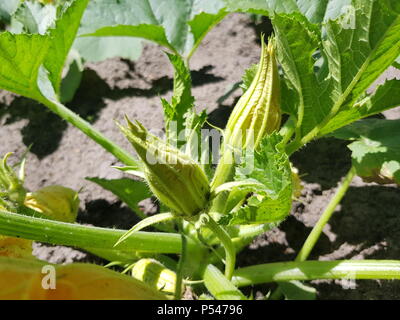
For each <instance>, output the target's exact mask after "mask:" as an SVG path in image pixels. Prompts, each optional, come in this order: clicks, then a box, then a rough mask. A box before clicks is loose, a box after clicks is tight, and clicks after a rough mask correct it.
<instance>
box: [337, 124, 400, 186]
mask: <svg viewBox="0 0 400 320" xmlns="http://www.w3.org/2000/svg"><path fill="white" fill-rule="evenodd" d="M333 135H334V136H335V137H337V138H340V139H348V140H356V141H355V142H353V143H351V144H349V145H348V147H349V149H350V150H351V151H352V161H353V165H354V167H355V168H356V170H357V174H358V175H359V176H360V177H362V178H363V179H364V180H366V181H371V182H377V183H383V184H385V183H397V184H399V185H400V144H399V141H400V120H382V119H367V120H362V121H358V122H355V123H353V124H352V125H350V126H347V127H344V128H342V129H339V130H338V131H336V132H334V134H333Z"/></svg>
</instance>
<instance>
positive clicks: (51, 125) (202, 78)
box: [0, 14, 400, 299]
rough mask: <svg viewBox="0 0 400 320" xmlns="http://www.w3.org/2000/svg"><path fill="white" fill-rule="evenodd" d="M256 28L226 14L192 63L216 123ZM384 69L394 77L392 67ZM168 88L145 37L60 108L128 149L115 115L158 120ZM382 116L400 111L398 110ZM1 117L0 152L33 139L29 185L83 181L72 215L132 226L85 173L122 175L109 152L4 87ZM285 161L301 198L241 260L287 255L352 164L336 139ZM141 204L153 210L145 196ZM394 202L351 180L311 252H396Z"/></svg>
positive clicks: (371, 291)
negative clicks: (296, 175)
mask: <svg viewBox="0 0 400 320" xmlns="http://www.w3.org/2000/svg"><path fill="white" fill-rule="evenodd" d="M260 31H264V32H266V33H267V34H268V33H269V31H270V25H269V24H268V23H267V22H266V23H264V24H262V25H259V26H257V27H255V26H254V24H253V23H252V22H251V20H250V18H249V17H248V16H246V15H243V14H234V15H231V16H229V17H228V18H226V19H225V20H224V21H223V22H222V23H221V24H220V25H218V26H217V27H216V28H215V29H214V30H212V31H211V32H210V34H209V35H207V37H206V38H205V39H204V41H203V43H202V45H201V46H200V48H199V49H198V51H197V52H196V54H195V55H194V57H193V59H192V61H191V69H192V70H193V82H194V89H193V94H194V96H195V97H196V101H197V102H196V103H197V107H198V108H199V109H204V108H206V109H207V111H208V112H209V119H210V121H211V122H213V123H214V124H216V125H219V126H224V124H225V122H226V119H227V118H228V116H229V113H230V110H231V108H232V106H233V104H234V102H235V101H236V99H237V98H238V97H239V95H240V93H241V92H240V90H236V91H235V92H234V94H233V95H231V96H230V97H229V98H228V99H227V100H225V101H224V102H223V103H218V102H217V100H218V98H220V97H221V96H222V95H223V94H224V93H225V92H226V91H227V89H228V88H229V87H230V86H231V85H232V84H233V83H235V82H237V81H239V80H240V78H241V76H242V74H243V71H244V69H245V68H247V67H249V66H250V65H251V64H252V63H256V62H257V60H258V56H259V37H258V35H259V34H260ZM388 75H389V76H390V77H393V76H395V75H397V76H400V75H399V72H398V71H397V70H395V69H393V68H392V69H391V70H389V72H388V74H387V75H386V76H388ZM171 89H172V69H171V67H170V65H169V62H168V61H167V59H166V57H165V55H164V54H163V52H162V50H161V49H160V48H159V47H157V46H155V45H152V44H146V45H145V47H144V50H143V55H142V56H141V58H140V59H139V60H138V61H136V62H131V61H126V60H122V59H111V60H107V61H104V62H101V63H96V64H92V63H88V64H86V69H85V72H84V78H83V83H82V86H81V87H80V89H79V91H78V93H77V95H76V97H75V99H74V100H73V101H72V102H71V103H70V104H69V105H68V106H69V107H70V108H71V109H73V110H74V111H76V112H78V113H79V114H80V115H81V116H83V117H84V118H86V119H88V120H89V121H91V122H92V123H93V124H94V126H95V127H96V128H98V129H99V130H101V131H102V132H103V133H104V134H105V135H107V136H109V137H111V138H112V139H113V140H115V141H116V142H117V143H119V144H121V145H122V146H123V147H125V148H127V149H129V150H130V146H129V144H128V143H127V141H126V140H125V138H124V137H123V136H122V135H121V134H120V132H119V131H118V129H117V128H116V126H115V124H114V122H113V119H116V120H119V121H122V120H123V116H124V115H125V114H127V115H128V116H129V117H130V118H133V119H138V120H140V121H141V122H142V123H143V124H144V125H145V126H146V127H148V128H152V129H159V128H162V125H163V121H162V110H161V104H160V96H161V97H166V98H169V97H170V96H171ZM384 116H386V117H387V118H391V119H393V118H400V110H399V109H398V110H396V109H395V110H391V111H389V112H385V114H384ZM0 123H1V128H0V134H1V136H2V137H3V139H2V141H3V143H2V144H1V145H0V154H4V153H6V152H10V151H12V152H15V154H16V155H17V156H21V155H22V154H23V153H24V152H25V150H26V149H27V147H28V146H29V145H31V144H32V148H31V151H30V153H29V155H28V159H27V160H28V162H27V172H26V175H27V180H26V185H27V187H28V188H29V189H30V190H35V189H38V188H40V187H43V186H45V185H50V184H62V185H64V186H68V187H71V188H74V189H80V188H81V187H83V188H84V189H83V191H82V193H81V194H80V198H81V210H80V214H79V222H81V223H86V224H93V225H99V226H108V227H118V228H128V227H130V226H132V225H133V224H134V222H135V221H136V217H135V215H134V213H132V212H131V211H130V210H129V209H128V208H126V206H125V205H124V204H122V203H121V202H120V201H118V199H117V198H116V197H115V196H113V195H112V194H111V193H109V192H107V191H104V190H103V189H101V188H100V187H98V186H96V185H95V184H93V183H91V182H88V181H86V180H85V179H84V178H85V177H102V178H119V177H121V176H122V174H121V173H120V172H118V171H116V170H114V169H112V168H110V166H111V165H115V164H116V161H115V159H114V158H113V156H111V155H110V154H108V153H107V152H106V151H104V150H103V149H102V148H101V147H99V146H98V145H96V144H95V143H94V142H93V141H91V140H90V139H89V138H87V137H86V136H85V135H84V134H82V133H81V132H80V131H78V130H77V129H75V128H74V127H72V126H71V125H69V124H67V123H66V122H64V121H62V120H60V119H59V118H58V117H57V116H55V115H53V114H52V113H50V112H48V111H47V110H46V109H45V108H44V107H42V106H40V105H38V104H37V103H35V102H33V101H31V100H28V99H25V98H21V97H18V96H16V95H13V94H10V93H7V92H4V91H0ZM44 126H45V127H44ZM292 160H293V163H294V164H295V166H296V167H297V168H299V170H300V173H301V174H302V180H303V183H304V190H303V193H302V196H301V199H300V201H299V202H296V203H295V204H294V206H293V212H292V215H291V216H290V217H289V218H288V219H287V220H286V221H285V222H284V223H282V225H281V227H280V228H279V229H275V230H272V231H270V232H268V233H266V234H264V235H262V236H260V237H259V238H258V239H256V240H255V241H254V243H253V244H252V245H250V246H249V248H247V249H246V250H245V251H243V252H242V253H241V254H240V255H239V264H240V265H241V266H245V265H250V264H258V263H265V262H272V261H283V260H292V259H293V258H294V257H295V254H296V252H298V250H299V249H300V247H301V245H302V243H303V242H304V240H305V238H306V236H307V235H308V233H309V232H310V230H311V228H312V226H313V225H314V224H315V222H316V221H317V220H318V217H319V216H320V214H321V213H322V211H323V209H324V208H325V206H326V205H327V203H328V201H329V199H330V198H331V197H332V195H333V194H334V191H335V188H336V185H337V183H338V182H339V181H340V180H341V178H342V177H343V176H344V175H345V174H346V172H347V170H348V169H349V167H350V153H349V150H348V149H347V148H346V143H345V142H342V141H339V140H336V139H321V140H319V141H316V142H313V143H310V144H309V145H308V146H307V147H305V148H304V149H303V150H301V151H300V152H299V153H298V154H296V155H295V156H293V159H292ZM143 206H144V209H145V210H148V211H149V210H154V208H152V207H151V206H152V203H151V201H145V202H144V204H143ZM399 207H400V190H399V188H397V187H395V186H378V185H376V184H366V183H364V182H362V181H361V179H358V178H357V179H355V181H354V182H353V183H352V185H351V188H350V190H349V191H348V193H347V195H346V196H345V198H344V200H343V202H342V204H341V205H340V207H339V208H338V209H337V212H336V213H335V214H334V216H333V218H332V220H331V221H330V223H329V225H328V226H326V228H325V230H324V234H323V236H322V237H321V239H320V241H319V242H318V244H317V246H316V248H315V250H314V251H313V252H312V256H311V257H310V259H320V260H331V259H399V257H400V247H399V243H400V216H399V212H398V208H399ZM35 254H36V255H37V256H38V257H39V258H41V259H44V260H48V261H51V262H56V263H69V262H72V261H95V262H99V263H101V262H102V261H101V260H99V259H96V258H95V257H93V256H90V255H88V254H87V253H84V252H81V251H79V250H76V249H72V248H67V247H62V246H56V247H54V246H49V245H44V244H35ZM311 285H313V286H314V287H316V288H317V289H318V298H320V299H400V282H398V281H372V280H371V281H369V280H368V281H358V282H357V283H356V285H355V288H354V287H352V289H347V290H346V289H343V288H342V287H343V286H344V287H345V288H347V287H348V286H346V282H343V281H336V282H333V281H314V282H312V283H311ZM259 289H260V288H255V289H254V290H255V291H256V290H259ZM264 293H265V291H264Z"/></svg>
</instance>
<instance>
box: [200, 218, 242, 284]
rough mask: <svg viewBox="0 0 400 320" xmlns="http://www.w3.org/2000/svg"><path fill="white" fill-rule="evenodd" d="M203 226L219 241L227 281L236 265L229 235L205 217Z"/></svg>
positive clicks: (212, 220)
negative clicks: (223, 257)
mask: <svg viewBox="0 0 400 320" xmlns="http://www.w3.org/2000/svg"><path fill="white" fill-rule="evenodd" d="M205 220H206V221H205V226H206V227H207V228H209V229H210V230H211V231H212V232H213V233H214V234H215V235H216V237H217V238H218V239H219V240H220V241H221V243H222V246H223V247H224V250H225V277H227V278H228V279H229V280H230V279H231V278H232V274H233V271H234V270H235V263H236V250H235V246H234V244H233V242H232V240H231V237H230V236H229V234H228V233H227V232H226V231H225V230H224V229H223V228H222V227H221V226H219V225H218V224H217V223H216V222H215V221H214V219H212V218H211V217H210V216H207V218H206V219H205Z"/></svg>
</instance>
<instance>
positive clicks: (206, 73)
mask: <svg viewBox="0 0 400 320" xmlns="http://www.w3.org/2000/svg"><path fill="white" fill-rule="evenodd" d="M212 69H213V66H210V65H209V66H205V67H203V68H201V69H200V70H197V71H193V72H192V79H193V86H201V85H203V84H206V83H213V82H218V81H221V80H223V78H221V77H217V76H214V75H213V74H212V73H211V72H212ZM150 86H151V87H150V89H139V88H127V89H118V88H116V89H113V88H110V87H109V85H108V84H107V83H106V82H105V81H104V80H103V79H101V78H100V77H99V76H98V75H97V73H96V72H95V71H93V70H90V69H86V70H85V71H84V72H83V78H82V82H81V85H80V87H79V89H78V91H77V92H76V95H75V97H74V99H73V101H71V102H70V103H68V104H67V107H68V108H70V109H71V110H72V111H74V112H76V113H77V114H79V115H80V116H81V117H82V118H84V119H85V120H87V121H88V122H90V123H94V122H96V120H97V119H98V118H99V115H100V112H101V110H102V109H103V108H105V107H106V104H105V103H104V98H108V99H112V100H119V99H122V98H124V97H127V96H142V97H154V96H157V95H161V94H165V93H166V92H168V91H170V90H172V87H173V79H172V78H169V77H161V78H159V79H157V80H155V81H152V82H151V84H150ZM93 88H96V90H93ZM3 117H7V118H6V121H5V123H6V124H11V123H14V122H17V121H20V120H23V119H26V120H28V122H27V124H26V125H25V126H24V127H23V128H22V130H21V134H22V140H23V143H24V144H25V145H26V146H27V147H29V146H31V150H30V151H31V152H32V153H34V154H35V155H36V156H37V157H38V158H39V159H42V158H44V157H46V156H47V155H49V154H51V153H53V152H54V151H56V150H57V148H58V146H59V144H60V141H61V138H62V136H63V132H64V130H65V129H66V128H67V123H66V122H65V121H63V120H62V119H61V118H60V117H58V116H57V115H55V114H53V113H52V112H50V111H49V110H48V109H47V108H46V107H44V106H42V105H40V104H39V103H37V102H35V101H33V100H30V99H27V98H24V97H16V98H15V99H14V100H13V102H12V103H11V104H10V105H9V106H6V105H3V104H0V119H1V118H3ZM44 126H45V128H44Z"/></svg>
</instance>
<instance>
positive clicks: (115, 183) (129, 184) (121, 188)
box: [86, 178, 151, 212]
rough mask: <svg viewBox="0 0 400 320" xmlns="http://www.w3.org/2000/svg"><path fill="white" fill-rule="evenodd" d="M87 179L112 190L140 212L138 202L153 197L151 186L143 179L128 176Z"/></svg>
mask: <svg viewBox="0 0 400 320" xmlns="http://www.w3.org/2000/svg"><path fill="white" fill-rule="evenodd" d="M86 179H87V180H89V181H91V182H94V183H96V184H98V185H99V186H101V187H103V188H104V189H106V190H108V191H111V192H112V193H113V194H115V195H116V196H117V197H118V198H120V199H121V201H123V202H125V203H126V204H127V205H128V207H129V208H131V209H132V210H133V211H135V212H140V211H139V210H140V209H139V207H138V202H140V201H142V200H144V199H147V198H150V197H151V192H150V190H149V187H148V186H147V185H146V183H144V182H143V181H137V180H133V179H127V178H122V179H111V180H109V179H101V178H86Z"/></svg>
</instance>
